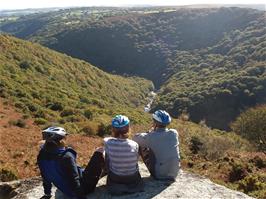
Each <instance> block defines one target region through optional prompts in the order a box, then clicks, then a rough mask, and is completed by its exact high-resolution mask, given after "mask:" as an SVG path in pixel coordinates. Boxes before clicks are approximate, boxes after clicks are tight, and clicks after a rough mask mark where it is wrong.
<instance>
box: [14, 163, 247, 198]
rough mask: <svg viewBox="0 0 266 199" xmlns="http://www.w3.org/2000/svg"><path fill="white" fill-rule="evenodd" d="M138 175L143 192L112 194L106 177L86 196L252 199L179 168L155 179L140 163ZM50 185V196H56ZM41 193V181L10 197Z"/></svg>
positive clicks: (33, 196) (26, 196)
mask: <svg viewBox="0 0 266 199" xmlns="http://www.w3.org/2000/svg"><path fill="white" fill-rule="evenodd" d="M140 172H141V176H142V177H143V179H144V183H145V191H144V192H139V193H135V194H130V195H122V196H112V195H110V194H108V193H107V190H106V186H105V183H106V177H105V178H102V179H101V180H100V181H99V183H98V185H97V188H96V190H95V192H94V193H92V194H89V195H88V197H87V198H88V199H132V198H139V199H151V198H153V199H163V198H171V199H173V198H204V199H207V198H215V199H218V198H221V199H224V198H226V199H229V198H234V199H235V198H239V199H243V198H252V197H249V196H248V195H246V194H244V193H242V192H238V191H233V190H231V189H228V188H226V187H224V186H221V185H217V184H215V183H213V182H211V181H210V180H209V179H206V178H203V177H200V176H198V175H195V174H191V173H188V172H184V171H181V172H180V174H179V175H178V177H177V178H176V182H168V181H155V180H154V179H153V178H151V177H149V172H148V170H147V169H146V167H145V166H144V165H143V164H141V163H140ZM55 192H56V190H55V188H53V195H55ZM42 195H43V188H42V185H41V181H40V182H39V183H38V184H37V185H36V186H35V187H34V188H32V189H29V190H25V192H23V193H20V194H18V195H17V196H15V197H13V198H25V199H38V198H40V197H41V196H42ZM55 198H56V199H63V198H62V197H53V199H55Z"/></svg>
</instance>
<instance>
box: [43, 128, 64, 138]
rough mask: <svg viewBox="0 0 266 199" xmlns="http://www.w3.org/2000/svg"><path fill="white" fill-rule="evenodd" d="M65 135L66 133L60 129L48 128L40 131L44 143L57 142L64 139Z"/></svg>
mask: <svg viewBox="0 0 266 199" xmlns="http://www.w3.org/2000/svg"><path fill="white" fill-rule="evenodd" d="M66 135H67V132H66V130H65V129H64V128H62V127H55V126H52V127H49V128H47V129H45V130H43V131H42V136H43V139H44V140H46V141H59V140H61V139H63V138H65V137H66Z"/></svg>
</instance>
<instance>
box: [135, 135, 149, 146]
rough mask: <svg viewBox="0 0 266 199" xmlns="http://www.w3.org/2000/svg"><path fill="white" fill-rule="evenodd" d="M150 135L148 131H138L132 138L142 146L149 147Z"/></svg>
mask: <svg viewBox="0 0 266 199" xmlns="http://www.w3.org/2000/svg"><path fill="white" fill-rule="evenodd" d="M148 135H149V134H148V133H138V134H136V135H134V136H133V138H132V140H134V141H135V142H137V143H138V144H139V146H140V147H149V145H148V144H149V143H148Z"/></svg>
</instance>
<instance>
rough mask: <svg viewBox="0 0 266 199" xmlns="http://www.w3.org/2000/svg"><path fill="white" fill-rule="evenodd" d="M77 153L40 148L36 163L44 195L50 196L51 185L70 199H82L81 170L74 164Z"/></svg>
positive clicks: (59, 149)
mask: <svg viewBox="0 0 266 199" xmlns="http://www.w3.org/2000/svg"><path fill="white" fill-rule="evenodd" d="M76 156H77V153H76V152H75V151H74V150H73V149H72V148H55V149H52V150H51V149H49V148H48V147H46V145H44V146H42V147H41V150H40V152H39V155H38V158H37V163H38V166H39V168H40V172H41V176H42V178H43V187H44V193H45V194H47V195H51V188H52V183H53V184H54V185H55V186H56V187H57V188H58V189H59V190H60V191H62V192H63V193H64V194H65V195H67V196H68V197H71V198H78V199H81V198H83V197H82V196H83V190H82V187H81V178H82V169H81V168H80V167H78V166H77V164H76Z"/></svg>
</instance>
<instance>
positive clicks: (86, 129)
mask: <svg viewBox="0 0 266 199" xmlns="http://www.w3.org/2000/svg"><path fill="white" fill-rule="evenodd" d="M81 131H82V132H84V133H85V134H86V135H96V134H97V132H96V131H95V129H94V128H93V127H92V126H90V125H87V126H85V127H83V128H82V130H81Z"/></svg>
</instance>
